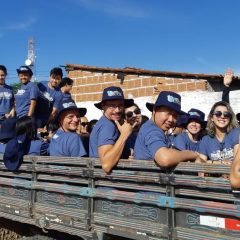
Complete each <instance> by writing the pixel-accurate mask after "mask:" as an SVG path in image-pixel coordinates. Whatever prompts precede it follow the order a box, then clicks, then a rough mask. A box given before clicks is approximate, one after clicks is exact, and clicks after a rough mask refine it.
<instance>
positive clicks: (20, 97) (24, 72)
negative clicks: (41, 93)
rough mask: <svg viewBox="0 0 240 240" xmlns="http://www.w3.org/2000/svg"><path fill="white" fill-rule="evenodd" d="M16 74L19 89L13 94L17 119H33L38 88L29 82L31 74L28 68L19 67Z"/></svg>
mask: <svg viewBox="0 0 240 240" xmlns="http://www.w3.org/2000/svg"><path fill="white" fill-rule="evenodd" d="M17 73H18V78H19V80H20V82H21V87H20V88H19V89H18V90H17V93H16V94H15V110H16V115H17V118H21V117H23V116H30V117H33V116H34V113H35V108H36V103H37V98H38V88H37V86H36V84H35V83H33V82H31V78H32V75H33V72H32V70H31V68H29V67H28V66H21V67H19V68H18V69H17Z"/></svg>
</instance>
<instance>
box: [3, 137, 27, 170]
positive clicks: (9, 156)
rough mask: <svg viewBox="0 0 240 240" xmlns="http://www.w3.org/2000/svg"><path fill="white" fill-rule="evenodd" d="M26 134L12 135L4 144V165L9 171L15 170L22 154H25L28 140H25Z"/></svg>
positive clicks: (20, 162) (18, 165) (21, 158)
mask: <svg viewBox="0 0 240 240" xmlns="http://www.w3.org/2000/svg"><path fill="white" fill-rule="evenodd" d="M26 140H27V138H26V134H22V135H19V136H16V137H14V138H13V139H11V140H10V141H8V143H7V144H6V148H5V152H4V155H3V162H4V165H5V167H6V168H7V169H8V170H10V171H15V170H17V169H18V168H19V167H20V165H21V164H22V161H23V156H24V155H25V154H27V152H28V148H29V144H28V143H29V142H28V143H27V142H26Z"/></svg>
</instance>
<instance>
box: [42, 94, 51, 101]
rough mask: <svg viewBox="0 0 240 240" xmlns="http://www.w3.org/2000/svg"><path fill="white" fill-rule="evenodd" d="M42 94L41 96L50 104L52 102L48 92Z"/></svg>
mask: <svg viewBox="0 0 240 240" xmlns="http://www.w3.org/2000/svg"><path fill="white" fill-rule="evenodd" d="M42 94H43V96H44V97H45V98H46V99H47V100H48V101H49V102H52V101H53V98H52V97H51V95H50V94H49V92H43V93H42Z"/></svg>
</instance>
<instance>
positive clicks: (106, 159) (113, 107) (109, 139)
mask: <svg viewBox="0 0 240 240" xmlns="http://www.w3.org/2000/svg"><path fill="white" fill-rule="evenodd" d="M133 103H134V102H133V99H125V98H124V95H123V91H122V89H121V88H120V87H115V86H111V87H108V88H105V89H104V90H103V94H102V101H101V102H99V103H95V104H94V105H95V107H97V108H98V109H100V110H102V111H103V116H102V117H101V118H100V119H99V120H98V122H97V123H96V125H95V126H94V128H93V130H92V132H91V134H90V140H89V156H90V157H96V158H98V157H99V158H100V161H101V164H102V169H103V170H104V171H105V172H107V173H108V172H110V171H111V170H112V168H113V167H114V166H115V165H116V164H117V163H118V161H119V159H120V158H121V155H122V151H123V148H124V145H125V143H126V141H127V139H128V137H129V135H130V134H131V133H132V131H133V128H134V127H135V125H136V123H135V124H134V125H133V126H132V125H131V124H130V123H127V121H126V120H125V121H124V122H123V124H122V125H120V123H119V121H120V120H122V115H123V112H124V108H127V107H130V106H132V105H133Z"/></svg>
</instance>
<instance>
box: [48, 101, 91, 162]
mask: <svg viewBox="0 0 240 240" xmlns="http://www.w3.org/2000/svg"><path fill="white" fill-rule="evenodd" d="M86 112H87V109H86V108H78V107H77V106H76V104H75V103H74V101H73V100H65V101H63V102H62V106H61V108H60V109H59V112H58V115H57V121H58V122H59V126H60V127H59V129H58V130H57V131H56V132H55V134H54V135H53V137H52V139H51V141H50V146H49V154H50V156H65V157H82V156H85V155H86V154H87V153H86V150H85V148H84V146H83V143H82V140H81V138H80V136H79V135H78V134H77V133H76V130H77V127H78V125H79V119H80V117H82V116H84V115H85V114H86Z"/></svg>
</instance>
